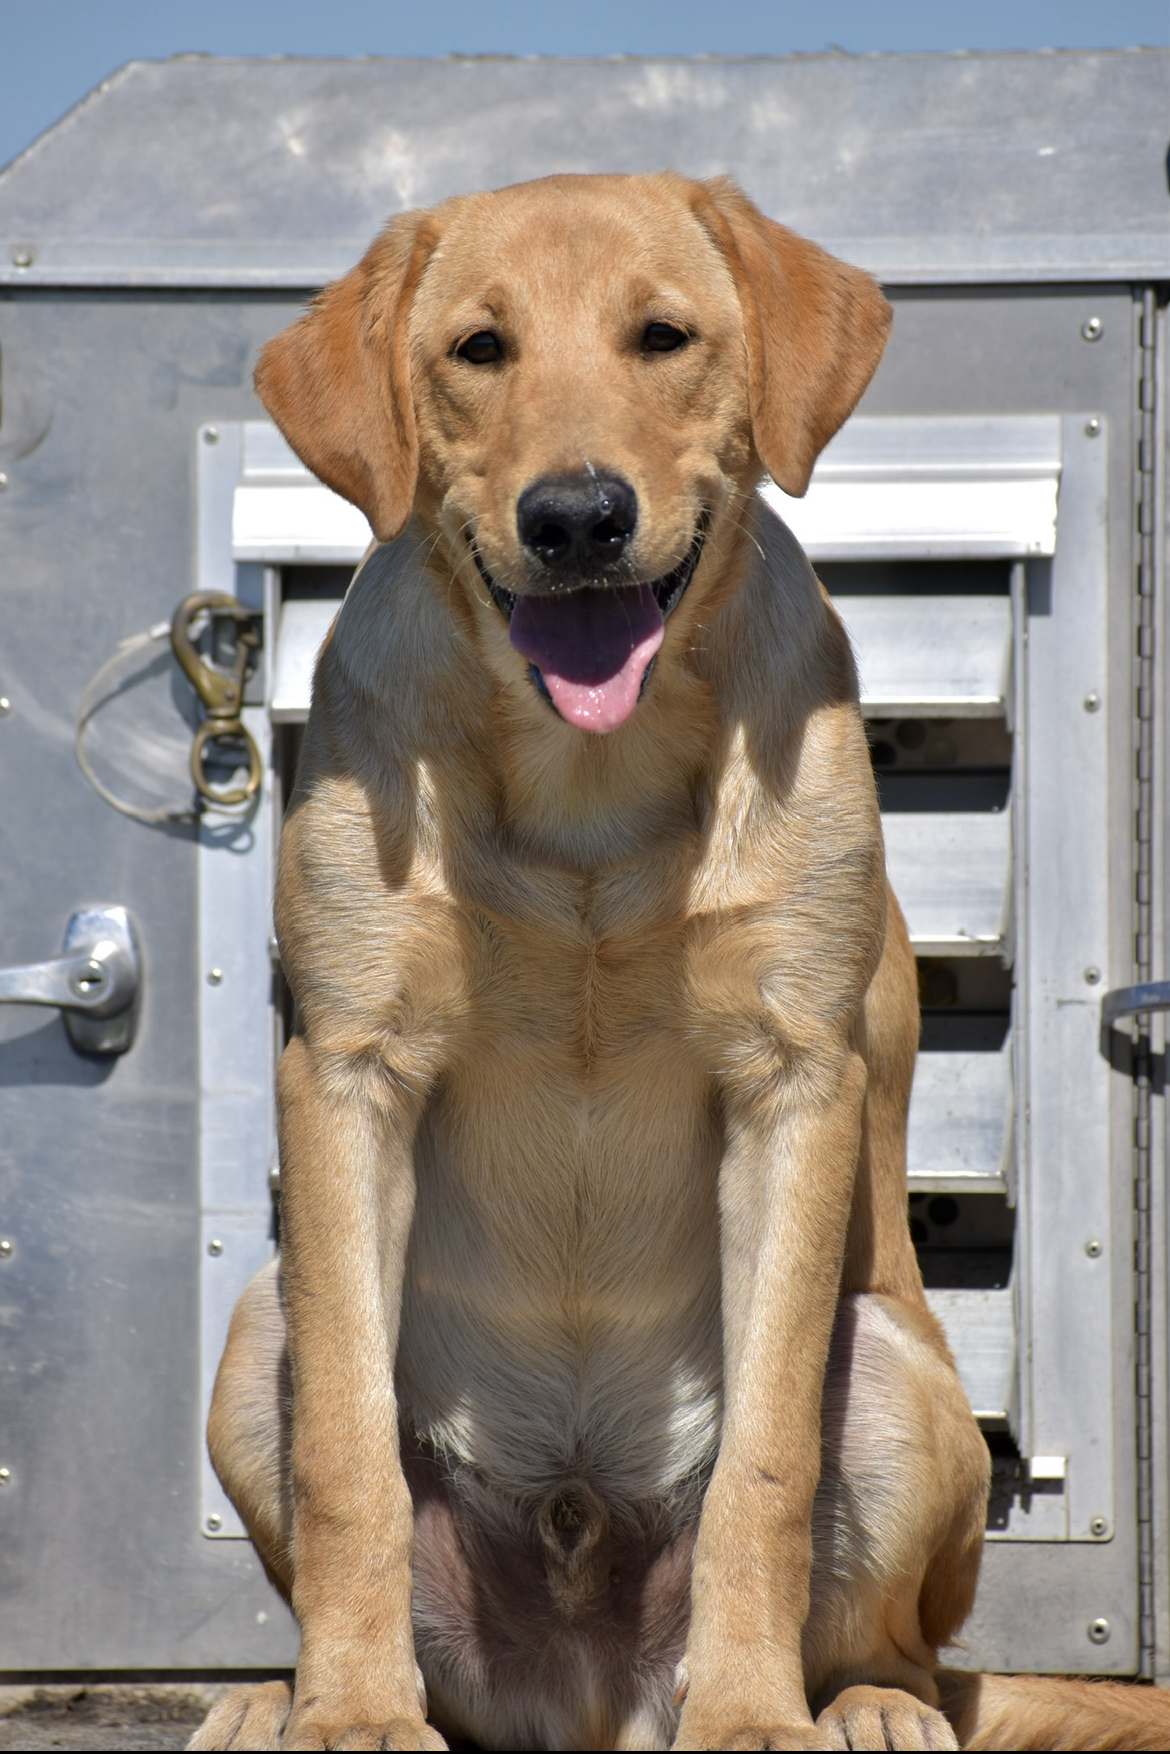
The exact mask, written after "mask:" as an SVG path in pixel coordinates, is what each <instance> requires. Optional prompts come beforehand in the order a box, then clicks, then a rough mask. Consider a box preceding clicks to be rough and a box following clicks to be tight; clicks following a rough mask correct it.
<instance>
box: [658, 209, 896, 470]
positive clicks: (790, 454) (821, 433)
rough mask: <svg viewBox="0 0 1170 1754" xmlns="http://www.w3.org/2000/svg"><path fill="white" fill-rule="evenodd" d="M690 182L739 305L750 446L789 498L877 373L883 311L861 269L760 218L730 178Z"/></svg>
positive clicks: (886, 309)
mask: <svg viewBox="0 0 1170 1754" xmlns="http://www.w3.org/2000/svg"><path fill="white" fill-rule="evenodd" d="M692 188H693V189H695V191H696V194H697V199H696V200H695V202H694V211H695V216H696V218H697V219H698V220H699V221H700V223H701V224H702V225H703V227H704V229H705V230H706V231H707V232H708V234H709V235H710V236H711V238H712V239H713V241H714V242H715V243H716V244H717V246H718V247H719V249H720V250H721V251H722V252H723V254H724V256H725V257H726V259H727V263H728V266H729V267H730V269H731V272H732V274H733V275H734V277H735V283H736V288H737V290H738V292H739V299H740V304H741V306H742V308H743V317H744V324H745V327H746V329H747V344H748V376H749V383H748V391H749V396H750V400H751V416H752V438H753V440H754V442H755V447H756V452H757V454H758V455H759V458H760V461H761V462H762V463H763V465H764V467H765V469H766V470H767V471H768V473H769V474H770V475H771V477H772V479H773V481H775V482H776V484H777V486H779V487H781V488H783V490H784V492H785V493H790V494H794V495H796V496H797V497H799V495H800V494H802V493H803V492H804V491H805V489H806V488H807V486H808V483H809V477H810V475H811V474H812V469H813V464H814V463H815V462H816V460H817V457H818V456H819V455H820V453H821V451H822V450H823V449H824V447H825V446H826V445H827V444H828V442H829V440H830V439H831V438H832V436H833V434H834V433H835V432H836V431H837V429H838V427H840V426H842V425H843V424H844V422H845V421H846V420H847V419H848V417H849V415H850V414H851V413H852V412H853V409H854V408H855V407H856V405H857V403H858V401H859V400H860V397H861V394H862V391H863V390H864V389H865V387H866V385H867V384H868V383H869V380H870V379H871V378H872V376H873V374H874V372H875V371H876V370H877V366H878V361H879V360H880V359H881V356H882V352H883V350H884V348H885V345H886V337H887V336H888V335H889V332H890V322H891V320H892V316H893V313H892V311H891V310H890V306H889V304H888V303H887V301H886V300H885V298H883V296H882V294H881V291H880V290H879V288H878V286H877V284H876V282H875V281H873V280H871V279H870V277H869V275H868V274H864V273H862V271H861V269H860V268H850V267H849V266H848V264H847V263H845V262H838V261H837V259H836V258H835V257H834V256H830V255H828V254H826V252H825V251H824V250H822V249H819V248H818V247H817V245H816V244H812V243H809V242H808V240H807V239H806V238H802V237H798V236H797V235H796V233H795V232H791V231H788V230H787V229H786V227H784V226H782V225H777V224H776V222H775V221H774V220H771V219H766V218H765V217H764V215H763V214H762V213H761V212H760V210H759V208H758V207H755V206H753V204H752V203H751V202H750V201H749V200H748V198H747V196H746V195H745V194H744V193H743V192H742V190H740V189H738V188H737V187H736V186H735V184H734V183H733V182H732V181H731V180H730V178H728V177H715V178H713V179H712V180H711V181H710V182H705V183H697V184H692Z"/></svg>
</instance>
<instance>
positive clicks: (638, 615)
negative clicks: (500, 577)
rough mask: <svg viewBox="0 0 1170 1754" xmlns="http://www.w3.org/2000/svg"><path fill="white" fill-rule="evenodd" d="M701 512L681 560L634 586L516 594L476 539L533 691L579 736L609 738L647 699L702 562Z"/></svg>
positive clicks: (479, 564) (703, 529)
mask: <svg viewBox="0 0 1170 1754" xmlns="http://www.w3.org/2000/svg"><path fill="white" fill-rule="evenodd" d="M708 523H709V518H708V515H707V513H706V512H704V513H703V515H702V517H701V518H700V519H699V522H698V524H697V525H696V527H695V535H694V539H693V540H692V542H691V546H690V548H689V549H688V550H687V553H686V555H685V557H684V558H683V559H682V560H681V561H680V562H679V564H678V566H676V567H674V568H673V570H672V571H671V572H668V573H666V574H664V575H663V577H662V578H660V579H654V580H653V581H651V582H648V583H645V584H639V585H612V586H611V585H581V586H577V587H576V588H574V589H572V590H564V591H550V592H541V593H539V594H536V593H533V594H528V593H525V594H519V593H517V592H515V591H508V590H505V589H504V587H503V586H502V585H498V584H497V583H496V581H495V579H493V578H492V576H491V573H490V572H489V571H488V569H487V567H486V566H485V565H484V563H483V560H482V558H481V556H480V553H479V549H478V548H477V546H476V544H475V541H474V539H471V552H472V554H473V556H474V558H475V564H476V566H477V568H478V569H479V574H480V577H481V578H482V579H483V582H484V584H485V585H486V586H487V590H488V594H489V595H490V597H491V599H492V602H493V603H494V604H495V606H496V608H497V609H498V610H499V611H500V614H501V615H502V616H503V617H504V619H505V620H506V621H507V622H508V625H509V630H510V635H511V640H512V644H513V646H515V648H516V650H517V651H518V652H520V653H521V655H522V656H523V657H526V658H527V659H528V667H529V673H530V675H531V677H532V681H533V684H534V686H535V687H536V689H537V690H538V691H539V693H540V694H541V695H543V697H544V699H545V700H547V701H548V703H549V705H550V706H551V707H552V708H553V710H554V712H556V713H557V714H558V715H559V717H560V718H562V719H564V720H565V722H566V723H567V724H570V725H575V726H576V727H577V728H578V729H579V730H582V731H601V732H604V731H612V730H616V728H617V726H618V725H620V724H623V723H624V722H625V720H626V719H628V718H629V716H630V714H631V713H632V712H633V710H634V708H635V707H636V706H637V704H638V702H639V701H640V700H641V698H642V696H643V695H644V694H645V692H646V688H647V686H648V684H649V681H650V675H651V672H652V670H653V668H654V661H655V658H656V657H657V654H658V648H659V647H660V646H661V644H662V639H663V630H664V626H665V622H666V618H667V616H669V615H670V614H671V613H672V612H673V611H674V610H675V609H676V608H677V607H678V605H679V603H680V602H681V601H682V598H683V596H684V594H685V592H686V589H687V586H688V585H689V584H690V582H691V580H692V579H693V578H694V576H695V572H696V569H697V568H698V565H699V561H700V559H701V558H702V553H703V545H704V542H705V541H706V536H707V527H708Z"/></svg>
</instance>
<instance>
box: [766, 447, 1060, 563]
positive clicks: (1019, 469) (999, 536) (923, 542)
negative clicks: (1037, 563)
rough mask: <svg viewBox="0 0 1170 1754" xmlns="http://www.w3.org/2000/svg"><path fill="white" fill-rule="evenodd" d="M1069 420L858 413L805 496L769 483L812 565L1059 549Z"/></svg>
mask: <svg viewBox="0 0 1170 1754" xmlns="http://www.w3.org/2000/svg"><path fill="white" fill-rule="evenodd" d="M1059 478H1060V423H1059V421H1057V420H1056V419H1055V418H1053V417H1051V416H1048V415H1043V414H1039V415H1037V414H1033V415H1010V416H1006V417H1001V418H990V417H988V416H986V415H985V416H982V417H974V418H972V417H966V416H960V415H943V416H939V415H931V416H926V417H923V416H920V415H919V416H915V415H906V416H902V417H901V418H894V419H885V420H873V419H867V418H866V417H865V416H864V415H861V416H858V417H857V418H855V419H854V420H851V421H850V422H849V423H848V425H847V426H845V427H844V428H843V429H842V431H841V432H840V433H838V435H837V437H836V438H835V439H834V440H833V441H832V443H831V444H829V445H828V446H826V448H825V450H824V451H823V452H822V454H821V457H820V459H819V460H818V462H817V466H816V469H815V470H814V472H813V480H812V485H811V486H810V487H809V490H808V492H807V494H806V495H805V496H804V498H803V499H791V498H790V497H789V496H788V494H786V493H782V492H781V491H780V489H779V488H778V487H777V486H776V484H775V482H773V481H767V482H765V483H764V485H763V487H762V488H761V490H760V491H761V492H762V494H763V496H764V498H765V499H766V500H767V501H768V504H769V505H770V506H772V508H773V510H775V511H776V512H777V513H778V514H779V515H780V517H782V518H783V519H784V521H785V523H786V524H788V526H789V528H790V529H791V530H792V532H793V534H794V535H795V536H796V537H797V538H798V540H799V541H800V543H801V544H802V546H803V547H804V549H805V551H806V552H807V554H808V555H809V557H810V559H812V560H853V559H864V560H873V559H880V558H883V557H885V556H892V557H895V558H897V559H900V560H917V559H923V560H935V559H951V558H954V559H965V558H970V557H973V556H994V555H1020V554H1051V553H1052V551H1053V548H1054V547H1055V545H1056V490H1057V483H1058V481H1059Z"/></svg>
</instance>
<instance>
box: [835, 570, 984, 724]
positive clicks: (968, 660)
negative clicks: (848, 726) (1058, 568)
mask: <svg viewBox="0 0 1170 1754" xmlns="http://www.w3.org/2000/svg"><path fill="white" fill-rule="evenodd" d="M836 607H837V612H838V614H839V615H840V617H841V619H842V621H843V622H844V623H845V627H846V630H847V631H848V634H849V638H850V639H851V640H852V642H853V650H854V653H855V654H856V657H857V670H858V675H859V677H860V679H861V710H862V712H863V713H865V714H866V715H867V716H869V717H872V718H901V717H902V716H904V715H908V714H913V715H914V716H915V717H917V718H947V719H979V718H1004V717H1005V716H1007V715H1008V713H1009V712H1010V702H1011V691H1012V606H1011V604H1010V602H1009V601H1008V600H1007V598H1005V597H918V596H916V597H913V598H898V597H839V598H838V599H837V604H836Z"/></svg>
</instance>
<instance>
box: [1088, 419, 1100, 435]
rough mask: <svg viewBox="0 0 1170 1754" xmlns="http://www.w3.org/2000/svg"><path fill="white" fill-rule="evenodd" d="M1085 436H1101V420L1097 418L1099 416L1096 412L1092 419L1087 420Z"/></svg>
mask: <svg viewBox="0 0 1170 1754" xmlns="http://www.w3.org/2000/svg"><path fill="white" fill-rule="evenodd" d="M1085 437H1086V438H1100V437H1101V422H1100V421H1099V420H1098V419H1097V416H1096V415H1095V414H1094V416H1093V418H1092V420H1086V422H1085Z"/></svg>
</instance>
